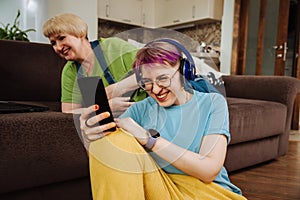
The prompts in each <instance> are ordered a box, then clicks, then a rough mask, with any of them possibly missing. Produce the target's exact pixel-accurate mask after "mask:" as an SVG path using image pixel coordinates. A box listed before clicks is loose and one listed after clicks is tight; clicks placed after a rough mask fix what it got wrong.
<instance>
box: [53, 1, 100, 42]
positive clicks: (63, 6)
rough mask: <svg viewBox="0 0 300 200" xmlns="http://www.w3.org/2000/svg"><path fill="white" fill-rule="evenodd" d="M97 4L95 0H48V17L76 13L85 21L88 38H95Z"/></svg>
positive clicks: (96, 31) (96, 32) (96, 30)
mask: <svg viewBox="0 0 300 200" xmlns="http://www.w3.org/2000/svg"><path fill="white" fill-rule="evenodd" d="M87 2H88V3H87ZM97 6H98V1H97V0H89V1H82V0H48V17H52V16H54V15H57V14H59V13H66V12H70V13H73V14H76V15H78V16H80V17H81V18H82V19H83V20H84V21H85V22H87V24H88V27H89V30H88V37H89V39H90V40H95V39H97V37H98V36H97V34H98V20H97V19H98V15H97V12H98V11H97Z"/></svg>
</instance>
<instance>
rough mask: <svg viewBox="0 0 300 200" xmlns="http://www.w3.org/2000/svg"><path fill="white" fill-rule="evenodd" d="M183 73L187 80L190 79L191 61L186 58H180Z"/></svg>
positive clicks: (191, 71)
mask: <svg viewBox="0 0 300 200" xmlns="http://www.w3.org/2000/svg"><path fill="white" fill-rule="evenodd" d="M182 60H183V63H182V67H183V75H184V77H185V78H186V79H187V80H192V76H193V74H192V73H193V70H192V69H191V63H190V62H189V61H188V60H187V59H185V58H184V59H182Z"/></svg>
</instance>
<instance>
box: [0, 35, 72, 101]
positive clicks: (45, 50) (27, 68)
mask: <svg viewBox="0 0 300 200" xmlns="http://www.w3.org/2000/svg"><path fill="white" fill-rule="evenodd" d="M65 63H66V61H65V60H64V59H62V58H60V57H59V56H58V55H56V54H55V52H54V51H53V49H52V47H51V45H50V44H42V43H33V42H21V41H10V40H0V88H1V89H0V90H1V92H0V101H60V96H61V80H60V78H61V71H62V68H63V66H64V64H65Z"/></svg>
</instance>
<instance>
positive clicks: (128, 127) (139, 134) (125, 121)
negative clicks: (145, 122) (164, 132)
mask: <svg viewBox="0 0 300 200" xmlns="http://www.w3.org/2000/svg"><path fill="white" fill-rule="evenodd" d="M115 122H116V124H117V126H118V127H120V128H123V129H124V130H125V131H127V132H129V133H131V134H132V135H133V136H134V137H135V138H136V139H137V141H138V142H139V143H140V144H141V145H145V144H146V143H147V141H148V139H149V137H150V135H149V133H148V131H146V130H145V129H144V128H143V127H141V126H140V125H139V124H138V123H136V122H135V121H134V120H133V119H132V118H130V117H128V118H117V119H115Z"/></svg>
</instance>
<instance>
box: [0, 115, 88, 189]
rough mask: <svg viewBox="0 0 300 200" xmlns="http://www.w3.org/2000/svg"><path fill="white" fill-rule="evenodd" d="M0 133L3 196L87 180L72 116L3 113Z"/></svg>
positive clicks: (1, 187) (0, 168)
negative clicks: (17, 191) (67, 182)
mask: <svg viewBox="0 0 300 200" xmlns="http://www.w3.org/2000/svg"><path fill="white" fill-rule="evenodd" d="M0 133H1V134H0V151H1V152H2V153H1V156H0V174H1V179H2V180H3V181H0V194H1V193H7V192H13V191H16V190H20V189H26V188H33V187H37V186H42V185H48V184H53V183H58V182H63V181H68V180H74V179H78V178H82V177H88V172H89V170H88V159H87V154H86V151H85V148H84V147H83V144H82V143H81V141H80V138H79V136H78V134H77V131H76V128H75V126H74V121H73V115H72V114H64V113H60V112H52V111H46V112H35V113H13V114H1V115H0Z"/></svg>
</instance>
